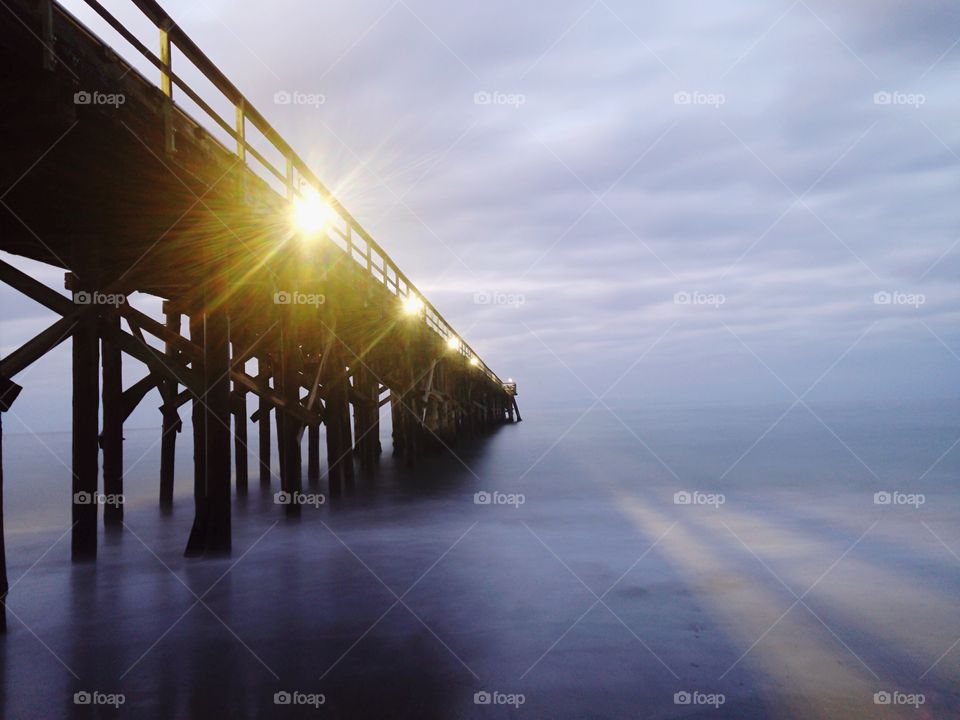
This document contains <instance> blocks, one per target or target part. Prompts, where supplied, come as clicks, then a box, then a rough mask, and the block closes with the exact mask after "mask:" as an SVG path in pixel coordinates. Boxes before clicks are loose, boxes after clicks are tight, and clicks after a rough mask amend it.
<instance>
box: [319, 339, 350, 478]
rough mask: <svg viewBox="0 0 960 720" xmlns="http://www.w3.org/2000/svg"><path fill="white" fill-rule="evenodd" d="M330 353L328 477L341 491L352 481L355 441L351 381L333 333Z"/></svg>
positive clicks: (327, 372) (327, 374) (327, 381)
mask: <svg viewBox="0 0 960 720" xmlns="http://www.w3.org/2000/svg"><path fill="white" fill-rule="evenodd" d="M326 353H327V354H328V356H327V358H326V360H325V361H324V363H323V375H324V382H323V385H324V388H325V389H326V394H327V403H326V408H325V410H324V421H325V422H326V425H327V468H328V470H327V480H328V484H329V488H330V494H331V495H339V494H340V492H341V491H342V490H343V487H344V485H347V484H350V483H352V482H353V458H352V455H353V442H352V438H351V432H350V381H349V380H348V378H347V372H346V364H345V362H344V359H343V348H342V347H341V344H340V340H339V339H338V338H337V337H336V336H335V335H334V334H333V333H330V338H329V340H328V342H327V347H326Z"/></svg>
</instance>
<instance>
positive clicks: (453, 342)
mask: <svg viewBox="0 0 960 720" xmlns="http://www.w3.org/2000/svg"><path fill="white" fill-rule="evenodd" d="M459 346H460V341H459V340H458V339H457V338H456V337H455V336H453V335H451V336H450V337H448V338H447V347H448V348H450V349H451V350H456V349H457V348H458V347H459Z"/></svg>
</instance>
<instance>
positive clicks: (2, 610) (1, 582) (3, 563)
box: [0, 376, 20, 635]
mask: <svg viewBox="0 0 960 720" xmlns="http://www.w3.org/2000/svg"><path fill="white" fill-rule="evenodd" d="M19 393H20V386H19V385H17V384H16V383H14V382H11V381H10V380H7V379H6V378H4V377H3V376H0V635H5V634H6V632H7V593H8V592H9V591H10V585H9V583H8V581H7V548H6V544H5V542H4V537H5V535H4V527H3V414H4V413H5V412H6V411H7V410H9V409H10V406H11V405H13V401H14V400H15V399H16V398H17V395H18V394H19Z"/></svg>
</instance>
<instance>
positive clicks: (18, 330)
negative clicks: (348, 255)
mask: <svg viewBox="0 0 960 720" xmlns="http://www.w3.org/2000/svg"><path fill="white" fill-rule="evenodd" d="M64 4H65V6H66V7H68V8H69V9H71V11H72V12H75V13H76V14H77V16H78V17H80V18H81V19H82V20H83V21H84V22H89V24H90V26H91V27H93V28H94V30H95V31H96V32H98V33H99V34H101V36H102V37H103V38H104V39H105V40H107V41H108V42H109V43H110V44H112V45H114V46H115V47H116V48H117V49H118V50H119V51H120V54H121V55H122V56H124V57H127V58H132V54H131V53H132V51H130V50H129V49H128V47H127V46H125V44H124V43H122V42H117V41H115V36H114V35H113V34H112V33H111V32H108V31H107V29H105V28H104V26H103V24H102V23H100V22H95V20H96V18H94V17H93V16H92V13H91V12H90V11H89V9H88V8H87V7H86V6H85V5H84V3H82V2H80V1H79V0H71V1H70V2H66V3H64ZM104 4H105V5H106V6H107V7H108V8H109V9H110V10H111V11H112V12H114V13H115V14H116V15H117V16H118V17H120V18H122V19H123V20H124V21H125V22H127V23H128V24H129V26H130V27H131V28H133V29H135V31H136V33H137V34H138V36H140V37H141V38H143V40H144V42H145V43H147V44H148V45H149V46H150V47H153V46H154V45H155V44H156V33H155V31H154V30H153V29H152V27H151V26H150V25H149V23H147V21H146V20H145V19H144V18H143V17H142V16H139V15H138V11H136V10H135V9H133V7H132V4H131V3H129V2H127V1H126V0H123V1H120V0H114V1H113V2H105V3H104ZM164 7H165V8H166V9H167V10H168V12H169V13H170V14H171V15H172V16H173V18H174V19H175V20H176V21H177V22H178V23H179V24H180V26H181V27H182V28H183V29H184V30H185V31H186V32H187V33H188V34H189V35H190V36H191V37H192V38H193V39H194V40H195V41H196V42H197V43H198V44H199V45H200V47H201V48H203V49H204V51H205V52H206V53H207V54H208V55H209V56H210V58H211V59H213V60H214V61H215V62H216V63H217V65H218V66H219V67H220V68H221V69H222V70H223V71H224V72H225V74H226V75H227V76H228V77H229V78H231V80H232V81H233V82H234V84H236V85H237V86H238V87H239V88H240V89H241V91H243V92H244V93H245V94H246V95H247V97H248V98H249V99H250V100H251V101H252V102H253V103H254V105H256V106H257V107H258V108H259V109H260V110H261V112H262V113H263V114H264V115H265V116H266V117H267V119H268V120H269V121H270V122H271V123H273V125H274V126H275V127H276V128H277V129H278V130H279V131H280V132H281V133H282V134H283V136H284V137H286V138H287V140H288V141H289V142H290V144H291V145H292V146H293V147H294V148H295V149H296V150H297V151H298V153H299V154H300V155H301V157H303V158H304V159H305V160H306V161H307V162H308V164H309V165H310V166H311V167H312V168H313V169H314V171H315V173H316V174H317V175H318V176H319V177H320V178H321V179H322V180H323V181H324V182H325V183H326V184H327V185H328V186H329V187H331V188H332V189H334V191H335V193H336V194H337V196H338V197H339V198H340V199H341V201H342V202H343V203H344V205H345V206H346V207H347V208H348V209H349V210H350V211H351V213H352V214H353V215H354V216H355V217H356V218H357V219H358V220H359V221H360V223H361V224H362V225H363V226H364V227H366V229H367V230H368V231H370V232H371V234H372V235H373V236H374V237H375V238H376V239H377V240H378V242H379V243H380V244H381V245H382V246H383V247H384V248H385V249H386V250H387V251H388V252H389V253H390V254H391V256H392V257H393V259H394V260H395V261H396V262H397V263H398V265H399V266H400V267H401V268H402V269H403V270H404V271H405V272H406V273H407V274H408V275H409V276H410V277H411V278H412V279H413V281H414V282H415V283H416V284H417V285H418V286H419V287H420V289H421V290H422V291H423V292H424V293H425V294H426V296H427V297H428V298H429V299H430V300H431V301H432V302H433V304H434V305H435V306H436V307H437V308H438V309H439V310H440V311H441V312H442V313H443V314H444V316H445V317H446V318H447V319H448V320H449V321H450V322H451V324H452V325H453V326H454V327H455V328H457V329H458V330H459V331H460V332H461V333H462V334H463V335H464V337H466V338H467V340H468V341H469V342H470V344H471V345H472V346H473V347H474V348H475V349H476V350H477V351H478V352H479V353H480V355H481V356H482V357H483V359H484V360H485V361H486V362H487V364H488V365H490V366H491V367H492V368H493V369H494V370H495V371H496V372H497V373H498V374H499V375H500V376H501V377H502V378H504V379H506V378H507V377H512V378H514V379H516V380H517V381H518V382H519V390H520V398H519V399H520V402H521V407H522V408H524V407H526V408H531V409H533V408H545V409H550V408H558V407H586V406H589V405H591V404H593V403H596V402H598V401H599V400H602V401H603V402H606V403H609V404H610V405H613V406H620V407H624V408H629V407H636V406H639V405H659V404H670V403H687V404H690V403H727V404H740V403H747V404H749V403H776V404H781V405H784V404H786V405H789V404H790V403H792V402H794V401H795V400H796V399H797V398H805V399H807V400H811V401H813V400H816V401H835V400H842V401H858V402H864V401H871V402H872V401H878V400H879V401H894V402H913V401H926V400H931V399H938V398H947V399H956V398H958V397H960V382H958V379H960V330H958V328H960V323H958V319H960V312H958V311H960V290H958V287H957V283H956V279H957V277H958V273H960V245H958V241H960V230H958V228H960V222H958V220H960V203H957V201H956V198H957V197H958V190H960V187H958V186H960V175H958V173H957V167H958V163H960V125H958V124H957V123H956V121H955V118H956V114H957V110H958V100H957V96H956V92H955V87H956V79H957V71H958V69H960V31H958V30H957V28H958V27H960V6H957V5H956V4H955V3H950V2H935V1H927V0H918V1H917V2H910V3H906V2H894V1H892V0H869V2H868V1H867V0H851V1H849V2H846V3H831V2H826V1H825V0H796V1H794V2H791V1H790V0H778V1H777V2H770V3H757V2H753V3H749V2H724V3H709V2H687V1H685V0H679V1H677V2H671V3H652V2H635V1H630V2H627V1H624V0H594V1H592V2H591V0H578V1H577V2H573V1H567V0H563V1H558V2H550V3H539V2H538V3H534V2H525V3H517V2H501V1H500V0H493V1H488V2H483V3H470V4H466V3H449V2H438V1H437V0H355V1H352V2H349V3H333V2H302V1H301V2H291V1H288V0H278V1H273V2H270V3H234V2H226V1H223V0H198V1H193V2H166V3H164ZM177 63H178V57H177V56H176V55H175V56H174V64H175V67H178V68H179V69H180V71H181V72H183V74H184V75H185V77H187V78H188V79H191V78H196V77H197V76H196V74H195V73H191V70H190V69H189V68H187V67H184V66H183V65H182V64H180V65H178V64H177ZM181 63H182V59H181ZM138 67H141V68H144V74H145V75H147V76H148V77H150V78H153V76H154V75H155V74H156V73H155V72H153V71H152V70H150V69H148V68H147V66H146V65H145V63H143V62H139V63H138ZM198 90H201V94H202V95H204V96H205V97H209V96H210V95H211V92H210V89H209V88H208V87H207V86H204V85H203V84H202V83H198ZM287 100H289V102H287ZM185 106H186V107H187V109H188V110H191V111H192V109H191V108H190V107H189V104H187V105H185ZM217 107H220V108H222V109H223V110H224V112H225V113H226V112H227V108H226V106H224V105H222V104H219V105H217ZM196 116H197V117H198V118H199V111H197V114H196ZM228 117H229V116H228ZM4 259H9V256H4ZM18 264H19V265H20V266H21V267H26V268H29V269H30V271H31V272H33V273H35V274H37V276H38V277H41V278H42V279H44V280H45V281H48V283H49V284H50V285H52V286H54V287H62V272H61V271H59V270H52V269H43V268H39V267H38V266H36V265H35V264H29V263H24V262H19V261H18ZM0 302H2V307H3V310H2V315H0V352H3V353H6V352H9V351H10V350H12V349H13V348H15V347H16V346H18V345H19V344H20V343H21V342H23V341H25V340H26V339H28V338H29V337H30V336H32V335H33V334H35V333H36V332H38V331H39V330H41V329H42V328H43V327H45V326H46V325H47V324H49V322H51V321H52V320H53V319H54V318H52V317H51V316H50V315H49V314H47V313H46V312H45V311H43V310H41V309H39V308H38V307H37V306H35V305H33V304H32V303H31V302H30V301H28V300H26V299H24V298H19V297H17V296H16V294H15V293H14V292H13V291H12V290H10V289H9V288H5V287H3V288H0ZM140 302H144V303H145V306H147V307H149V306H150V302H151V301H149V300H140ZM153 307H155V308H156V307H158V305H153ZM132 364H133V363H132V362H131V363H128V365H132ZM68 368H69V348H68V346H67V345H64V346H62V347H61V348H60V349H59V350H58V351H57V352H56V353H53V354H52V355H51V356H50V357H47V358H44V359H43V360H42V361H41V362H39V363H37V365H36V366H35V367H34V368H32V369H31V370H30V371H28V372H29V375H28V376H27V379H26V380H24V382H23V383H22V384H24V385H25V387H26V389H25V390H24V394H23V396H22V398H21V400H19V401H18V406H17V410H18V415H19V416H20V417H21V418H22V419H23V421H24V422H27V423H29V424H30V429H32V430H42V429H52V430H57V429H59V430H66V429H68V428H69V425H68V422H69V413H68V412H67V408H68V407H69V405H68V402H69V387H68V384H67V382H68V380H67V378H68V374H67V370H68ZM129 372H130V376H129V377H130V381H133V380H136V379H138V377H139V376H140V373H139V372H136V371H133V370H130V371H129ZM25 375H26V373H25ZM18 380H19V378H18ZM156 404H157V403H156V402H154V403H153V404H151V403H150V402H149V400H148V402H147V403H146V405H148V406H149V407H148V408H147V409H145V410H144V411H143V413H140V411H138V415H136V416H135V418H134V419H132V420H131V422H134V423H135V424H141V425H142V424H148V425H149V424H158V422H159V413H156V411H155V410H154V409H153V408H155V406H156ZM51 408H54V409H56V408H62V409H63V412H50V410H51ZM16 422H18V421H17V420H14V422H13V424H16Z"/></svg>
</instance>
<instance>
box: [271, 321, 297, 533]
mask: <svg viewBox="0 0 960 720" xmlns="http://www.w3.org/2000/svg"><path fill="white" fill-rule="evenodd" d="M292 310H293V308H292V307H291V306H289V305H282V306H280V313H281V326H280V327H281V330H280V336H281V337H280V368H279V370H280V372H279V375H278V376H277V379H278V380H279V384H280V388H279V390H280V394H281V396H282V397H283V400H284V402H285V403H286V404H287V406H288V407H294V406H297V405H299V404H300V379H299V369H300V368H299V365H300V348H299V344H298V343H297V337H296V331H295V325H294V318H293V313H292ZM281 416H282V417H281ZM277 443H278V448H279V450H280V488H281V489H282V490H283V491H284V492H286V493H289V494H293V493H299V492H301V491H302V489H303V477H302V474H303V465H302V462H303V460H302V457H301V452H300V421H299V420H298V419H297V418H296V417H295V416H294V415H293V414H292V413H290V412H287V411H283V412H281V411H280V410H278V411H277ZM285 508H286V512H287V514H288V515H297V514H299V511H300V506H299V505H298V504H296V503H289V504H287V505H286V506H285Z"/></svg>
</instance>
